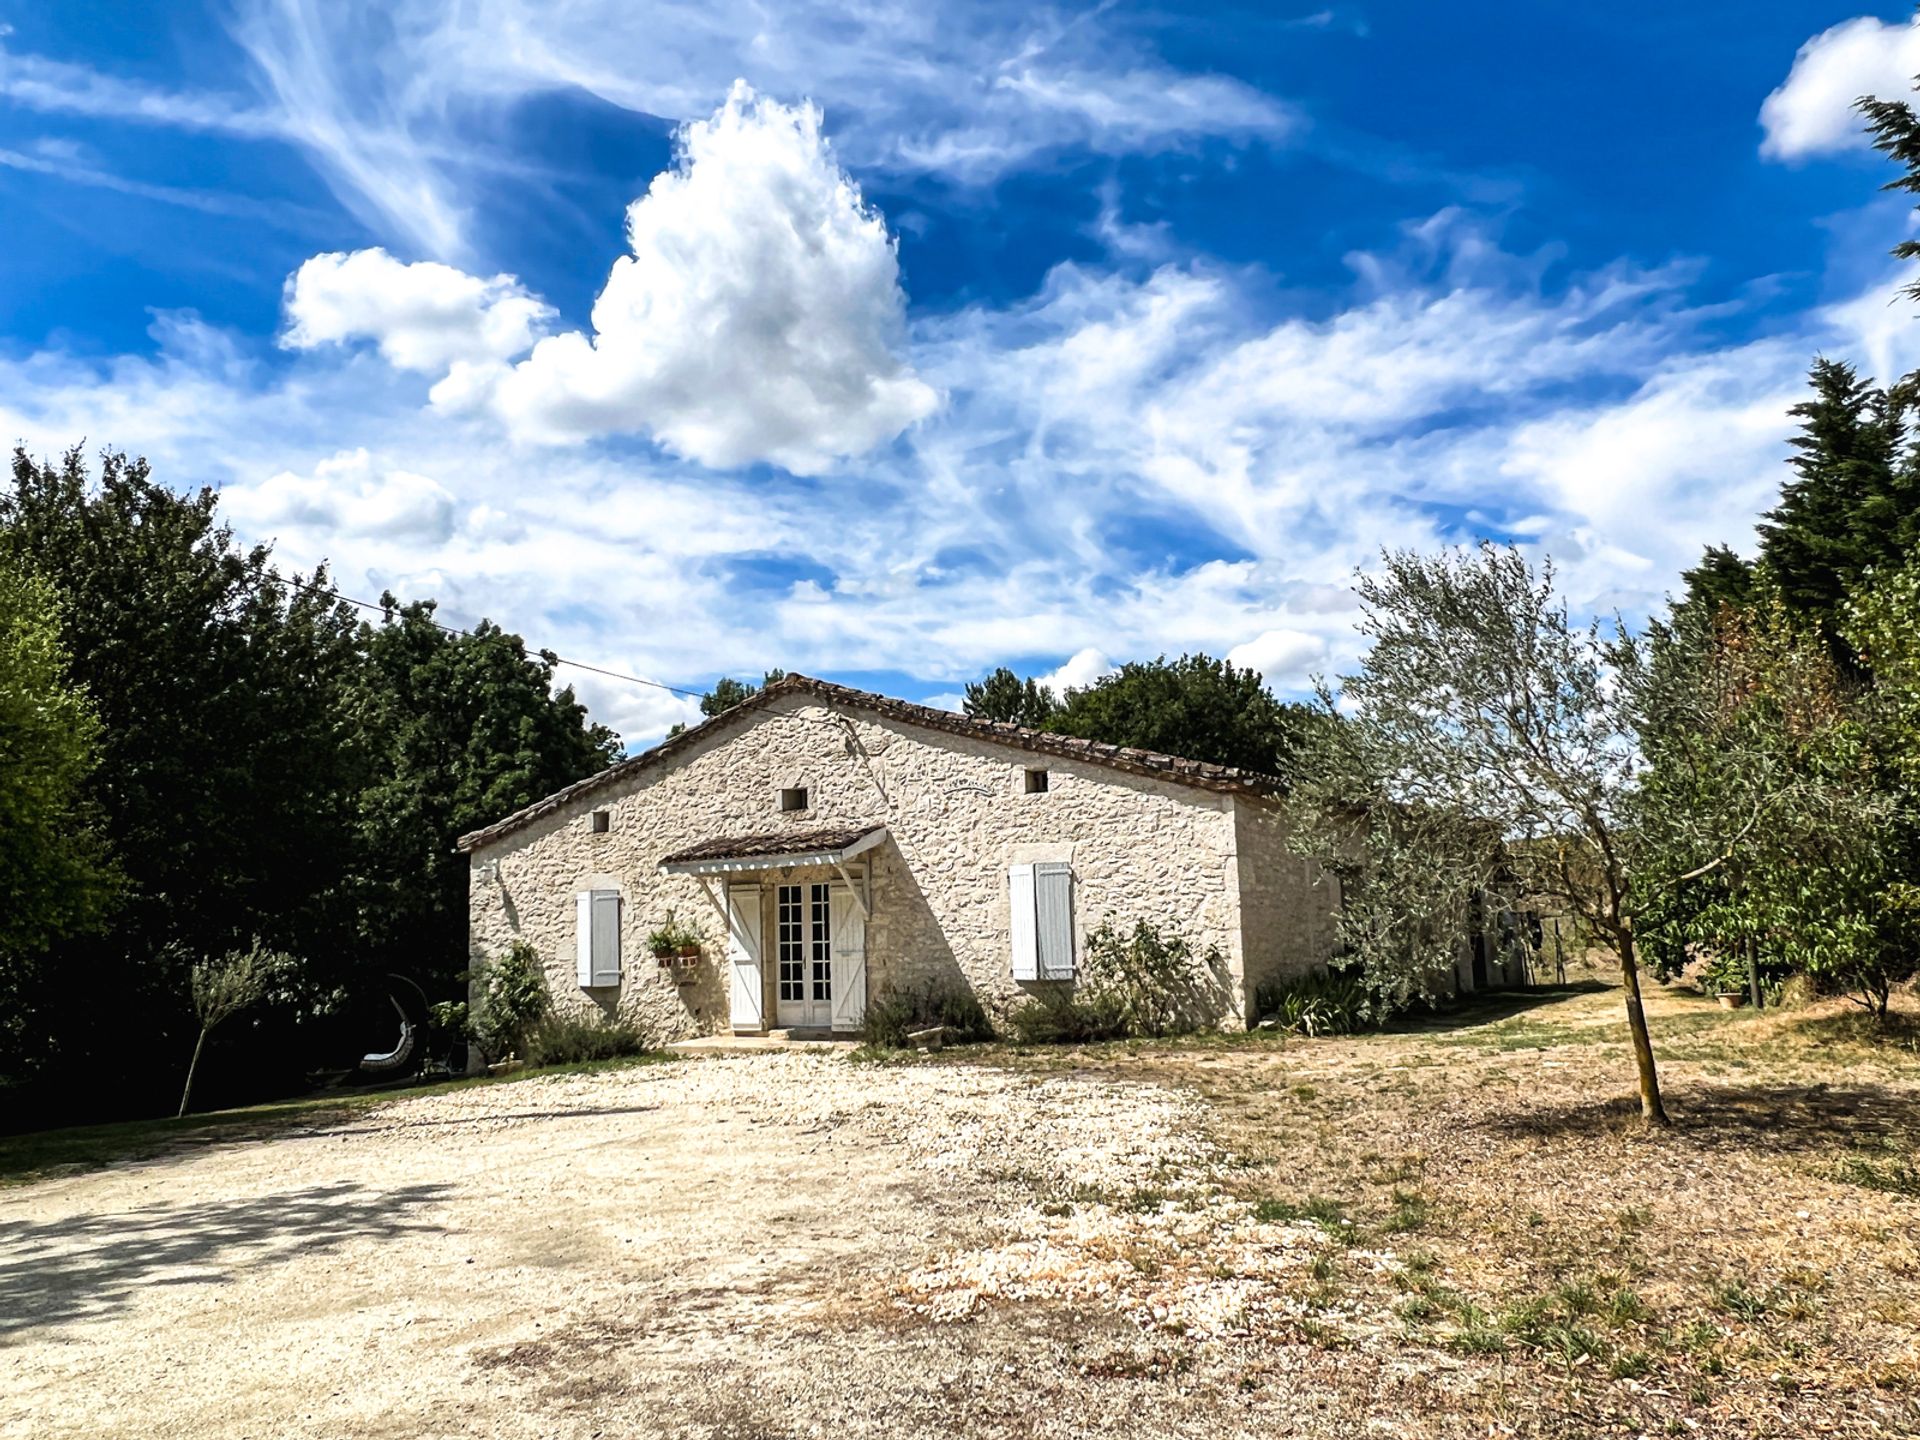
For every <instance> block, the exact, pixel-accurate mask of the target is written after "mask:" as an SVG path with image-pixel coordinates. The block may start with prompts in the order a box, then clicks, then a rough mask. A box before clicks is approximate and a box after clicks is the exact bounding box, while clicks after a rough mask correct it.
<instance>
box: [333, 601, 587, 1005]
mask: <svg viewBox="0 0 1920 1440" xmlns="http://www.w3.org/2000/svg"><path fill="white" fill-rule="evenodd" d="M382 603H383V604H386V605H388V606H389V607H391V618H389V619H387V620H386V621H384V622H383V623H378V624H370V625H367V626H365V627H364V628H363V630H362V632H361V634H360V637H359V643H360V646H361V648H362V650H363V652H364V655H365V664H364V666H363V668H362V670H361V671H360V673H359V676H358V678H357V681H356V686H355V694H354V696H353V697H352V701H351V715H352V718H353V720H354V723H355V724H356V725H357V727H358V728H359V730H360V731H361V733H363V734H364V735H366V736H367V737H368V744H369V745H370V747H371V752H372V753H371V756H370V774H371V779H370V781H369V783H368V784H367V785H366V786H365V788H364V789H362V790H361V791H360V792H359V795H358V797H357V798H358V804H357V820H358V825H357V829H358V835H357V841H358V851H359V854H360V856H361V861H360V870H359V874H358V876H357V877H356V880H357V884H356V893H357V897H358V901H359V910H360V914H361V915H362V917H363V921H362V928H361V930H360V933H359V934H358V936H357V937H356V945H357V949H358V951H359V953H360V955H361V957H362V961H361V963H362V965H363V966H364V967H365V968H367V969H368V970H370V971H376V972H377V971H384V970H395V971H400V972H402V973H405V974H408V975H411V976H413V977H415V978H416V979H417V980H418V981H419V982H420V983H421V984H422V985H423V986H425V987H426V988H427V990H428V991H429V992H430V993H436V992H437V993H446V994H450V993H452V992H453V990H454V989H456V988H457V978H458V976H459V974H460V972H462V971H464V970H465V969H466V968H467V965H468V955H467V948H466V913H467V884H468V880H467V863H466V860H465V857H464V856H461V855H458V854H456V853H454V849H453V841H454V839H455V837H457V836H459V835H460V834H463V833H464V832H466V831H468V830H474V829H478V828H479V827H481V826H482V825H487V824H490V823H492V822H493V821H495V820H498V819H499V818H500V817H501V816H503V815H507V814H510V813H511V812H513V811H515V810H517V809H519V808H521V807H522V806H524V805H530V804H532V803H533V802H534V801H535V800H538V799H539V798H540V797H542V796H543V795H549V794H552V793H553V792H554V791H555V790H559V789H561V788H563V787H565V786H567V785H571V784H572V783H573V782H574V781H576V780H580V779H584V778H585V777H586V776H588V775H592V774H594V773H596V772H597V771H600V770H603V769H605V768H606V767H607V766H608V765H609V764H611V763H612V762H613V761H614V760H615V759H617V758H618V757H619V755H620V741H619V737H618V736H617V735H615V734H614V733H613V732H612V731H610V730H608V729H607V728H606V727H605V726H603V725H599V724H596V723H594V722H592V721H591V720H590V719H589V718H588V716H587V712H586V707H585V706H583V705H582V704H581V703H580V702H579V701H578V700H577V699H576V698H575V697H574V694H573V691H572V690H571V689H570V688H564V689H560V690H558V691H556V690H555V689H554V685H553V671H554V665H555V663H556V660H555V657H554V656H553V655H552V654H550V653H547V652H544V651H542V652H538V653H530V652H529V651H528V650H527V647H526V645H525V643H524V642H523V641H522V640H521V639H520V637H519V636H517V635H510V634H508V633H506V632H505V631H503V630H501V629H500V628H499V627H498V626H496V625H493V624H491V623H489V622H486V621H482V622H481V623H480V625H479V626H478V627H476V628H475V629H474V631H473V632H472V633H471V634H465V635H459V634H452V633H449V632H448V631H447V630H446V629H444V628H443V627H441V626H440V625H439V624H438V623H437V622H436V620H435V618H434V610H435V607H434V604H433V602H431V601H417V602H414V603H412V604H408V605H401V604H400V603H399V602H398V601H397V600H395V599H394V597H393V596H391V595H387V596H383V597H382Z"/></svg>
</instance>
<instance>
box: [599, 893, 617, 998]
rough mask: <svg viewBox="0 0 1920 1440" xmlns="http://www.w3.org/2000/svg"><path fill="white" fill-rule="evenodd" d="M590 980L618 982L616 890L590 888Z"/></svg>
mask: <svg viewBox="0 0 1920 1440" xmlns="http://www.w3.org/2000/svg"><path fill="white" fill-rule="evenodd" d="M593 983H594V984H595V985H618V984H619V983H620V892H619V891H618V890H596V891H594V892H593Z"/></svg>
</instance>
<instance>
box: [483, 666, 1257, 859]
mask: <svg viewBox="0 0 1920 1440" xmlns="http://www.w3.org/2000/svg"><path fill="white" fill-rule="evenodd" d="M789 695H806V696H811V697H813V698H814V699H817V700H821V701H824V702H826V703H827V704H829V705H843V706H845V707H847V708H848V709H851V710H864V711H866V712H868V713H869V714H873V715H884V716H886V717H888V718H889V719H894V720H899V721H902V722H904V723H906V724H909V725H917V726H919V727H920V728H922V729H925V730H939V731H944V732H945V733H947V734H949V735H963V736H967V737H969V738H971V739H976V740H991V741H996V742H998V743H1000V744H1002V745H1011V746H1013V747H1015V748H1016V749H1021V750H1028V751H1031V752H1033V753H1034V754H1036V755H1058V756H1061V757H1062V758H1065V759H1070V760H1085V761H1088V762H1090V763H1092V764H1095V765H1105V766H1108V767H1109V768H1111V769H1114V770H1124V771H1127V772H1128V773H1130V774H1135V775H1153V776H1158V777H1159V778H1161V779H1164V780H1171V781H1174V782H1176V783H1178V784H1182V785H1192V786H1194V787H1196V788H1198V789H1201V790H1215V791H1228V792H1231V793H1234V794H1242V795H1278V794H1280V793H1282V792H1283V791H1284V790H1285V788H1286V787H1285V785H1283V784H1282V782H1281V781H1279V780H1278V779H1276V778H1274V777H1273V776H1271V775H1262V774H1259V773H1257V772H1256V771H1252V770H1237V769H1235V768H1233V767H1232V766H1230V765H1212V764H1209V763H1208V762H1206V761H1204V760H1183V759H1181V758H1180V757H1179V756H1177V755H1162V754H1160V753H1159V752H1157V751H1153V750H1135V749H1132V748H1130V747H1128V746H1125V745H1107V744H1103V743H1101V742H1100V741H1097V740H1085V739H1082V738H1080V737H1079V736H1077V735H1056V734H1054V733H1052V732H1051V731H1048V730H1030V729H1028V728H1027V727H1026V726H1024V725H1014V724H1010V723H1009V722H1007V721H1004V720H976V719H974V718H973V717H971V716H968V715H958V714H955V713H954V712H953V711H951V710H936V709H934V708H933V707H932V706H931V705H916V704H914V703H913V702H912V701H910V700H895V699H894V698H892V697H891V696H888V695H876V694H873V693H872V692H870V691H866V690H854V689H851V688H849V687H848V686H845V685H835V684H833V683H832V682H831V681H827V680H816V679H814V678H813V677H812V676H810V675H789V676H787V677H786V678H785V679H783V680H776V681H774V682H773V683H772V684H771V685H768V686H766V687H765V688H764V689H761V690H757V691H755V692H754V693H753V694H752V695H750V696H748V697H747V698H746V699H745V700H743V701H741V702H740V703H739V704H738V705H736V706H734V707H733V708H732V709H731V710H727V711H723V712H722V713H721V714H719V715H716V716H714V717H713V718H712V719H710V720H705V721H702V722H701V723H700V724H698V725H695V726H693V727H691V728H690V729H687V730H683V731H681V732H680V733H679V734H678V735H675V736H672V737H671V738H669V739H667V740H663V741H661V743H660V744H658V745H656V746H654V747H653V748H652V749H651V750H643V751H641V752H640V753H639V754H638V755H632V756H629V757H628V758H627V759H625V760H620V761H616V762H615V763H614V764H612V765H609V766H608V767H607V768H606V769H605V770H602V771H600V772H599V774H597V775H589V776H588V777H587V778H586V779H584V780H577V781H575V782H574V783H573V784H571V785H569V786H567V788H566V789H564V790H559V791H556V792H554V793H553V794H551V795H549V796H547V797H546V798H544V799H542V800H536V801H535V802H534V803H533V804H531V805H529V806H527V807H526V808H525V809H522V810H516V811H515V812H514V813H513V814H511V815H509V816H507V817H506V818H505V819H502V820H499V821H496V822H495V823H494V824H492V825H488V826H486V827H484V828H482V829H479V830H473V831H469V832H468V833H467V834H465V835H462V836H461V837H460V839H459V840H458V842H457V845H458V848H459V849H461V850H477V849H478V848H479V847H480V846H482V845H486V844H489V843H491V842H492V841H495V840H498V839H500V838H502V837H503V836H506V835H510V834H512V833H513V832H514V831H515V830H518V829H520V828H521V827H522V826H525V825H529V824H531V823H533V822H534V821H535V820H538V819H540V818H541V817H543V816H546V815H551V814H552V813H553V812H554V811H556V810H559V809H562V808H564V807H565V806H567V805H570V804H571V803H573V802H574V801H575V800H578V799H580V798H581V797H582V796H584V795H589V794H591V793H593V792H594V791H596V790H598V789H600V788H601V787H602V786H604V785H610V784H612V783H614V782H615V781H617V780H621V779H624V778H625V777H626V776H629V775H633V774H636V773H638V772H639V771H642V770H647V769H651V768H652V767H654V766H656V765H661V764H665V763H667V762H668V761H670V760H672V759H673V758H674V757H675V756H677V755H682V754H685V753H686V752H687V751H688V750H690V749H692V748H693V747H694V746H695V745H697V744H699V743H700V741H702V740H704V739H706V738H707V737H708V736H710V735H712V734H715V733H718V731H720V730H721V729H723V728H724V727H726V726H728V725H732V724H735V723H737V722H739V721H741V720H745V719H750V718H751V717H752V716H753V715H754V714H755V712H757V711H759V710H761V709H764V708H765V707H766V706H767V705H769V704H771V703H772V702H774V701H776V700H779V699H782V698H784V697H786V696H789Z"/></svg>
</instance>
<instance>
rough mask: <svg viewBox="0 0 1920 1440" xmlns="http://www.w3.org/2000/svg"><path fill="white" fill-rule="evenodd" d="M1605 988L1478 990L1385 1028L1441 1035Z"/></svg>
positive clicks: (1588, 983) (1596, 984)
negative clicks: (1438, 1008) (1444, 1006)
mask: <svg viewBox="0 0 1920 1440" xmlns="http://www.w3.org/2000/svg"><path fill="white" fill-rule="evenodd" d="M1608 988H1609V987H1608V986H1607V985H1606V984H1605V983H1604V982H1603V981H1599V980H1570V981H1568V982H1567V983H1566V984H1565V985H1536V986H1534V987H1532V988H1531V989H1526V990H1482V991H1479V992H1477V993H1475V994H1472V995H1463V996H1461V997H1460V998H1459V999H1457V1000H1453V1001H1450V1002H1448V1004H1447V1008H1446V1009H1444V1010H1430V1011H1426V1012H1424V1013H1418V1014H1407V1015H1403V1016H1400V1017H1398V1018H1396V1019H1395V1020H1394V1021H1393V1022H1392V1023H1390V1024H1389V1025H1387V1026H1386V1027H1385V1029H1386V1032H1387V1033H1388V1034H1390V1035H1436V1034H1443V1033H1445V1032H1446V1031H1449V1030H1464V1029H1468V1028H1470V1027H1472V1026H1476V1025H1491V1024H1494V1023H1495V1022H1497V1021H1500V1020H1508V1019H1511V1018H1512V1017H1514V1016H1515V1015H1524V1014H1526V1013H1527V1012H1528V1011H1530V1010H1538V1009H1539V1008H1540V1007H1542V1006H1543V1005H1556V1004H1558V1003H1560V1002H1561V1001H1563V1000H1571V999H1574V998H1575V997H1577V996H1581V995H1599V994H1601V993H1603V992H1604V991H1606V990H1607V989H1608Z"/></svg>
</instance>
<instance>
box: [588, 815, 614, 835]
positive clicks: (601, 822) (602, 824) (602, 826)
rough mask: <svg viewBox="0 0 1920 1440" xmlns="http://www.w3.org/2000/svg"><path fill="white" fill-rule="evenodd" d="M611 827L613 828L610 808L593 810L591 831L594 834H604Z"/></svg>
mask: <svg viewBox="0 0 1920 1440" xmlns="http://www.w3.org/2000/svg"><path fill="white" fill-rule="evenodd" d="M612 828H613V812H612V811H611V810H596V811H594V812H593V833H594V834H596V835H604V834H606V833H607V832H608V831H609V830H611V829H612Z"/></svg>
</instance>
